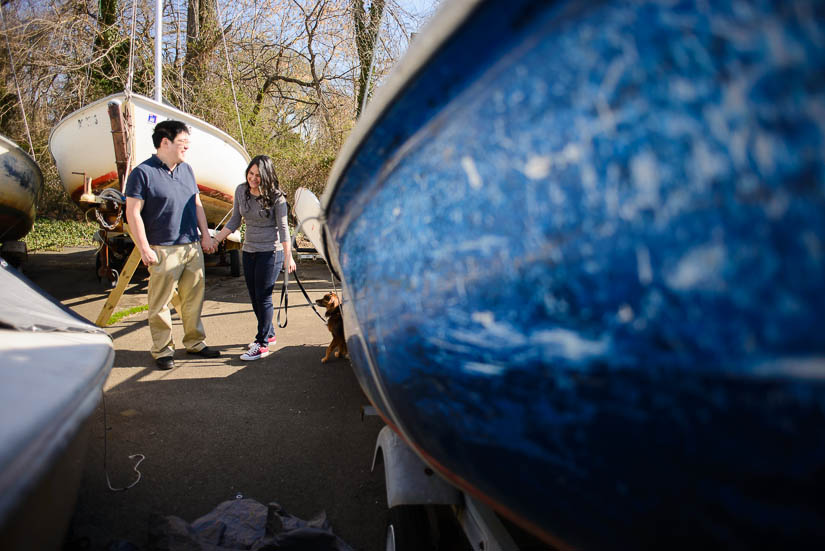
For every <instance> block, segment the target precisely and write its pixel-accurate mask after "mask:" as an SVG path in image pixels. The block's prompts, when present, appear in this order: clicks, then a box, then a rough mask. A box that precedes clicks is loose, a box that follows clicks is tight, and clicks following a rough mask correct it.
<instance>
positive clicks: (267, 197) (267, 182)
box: [244, 155, 284, 216]
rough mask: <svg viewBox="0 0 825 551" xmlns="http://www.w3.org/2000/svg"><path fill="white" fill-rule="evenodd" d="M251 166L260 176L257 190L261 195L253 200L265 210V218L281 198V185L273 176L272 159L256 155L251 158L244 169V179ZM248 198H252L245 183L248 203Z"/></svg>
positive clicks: (275, 176)
mask: <svg viewBox="0 0 825 551" xmlns="http://www.w3.org/2000/svg"><path fill="white" fill-rule="evenodd" d="M253 166H257V167H258V172H259V173H260V175H261V184H260V187H259V188H258V189H259V190H260V191H261V195H260V196H259V197H256V198H255V199H256V200H257V201H258V204H259V205H261V207H262V208H263V209H265V211H266V213H267V216H269V209H271V208H272V206H273V205H274V204H275V202H276V201H277V200H278V199H280V198H281V196H282V195H283V194H284V192H283V191H281V185H280V183H279V182H278V175H277V174H275V165H274V164H272V159H270V158H269V157H268V156H267V155H256V156H255V157H253V158H252V160H251V161H249V166H247V167H246V172H244V178H246V176H247V175H248V174H249V171H250V170H251V169H252V167H253ZM250 197H252V194H251V193H249V183H248V182H247V184H246V200H247V201H249V199H250Z"/></svg>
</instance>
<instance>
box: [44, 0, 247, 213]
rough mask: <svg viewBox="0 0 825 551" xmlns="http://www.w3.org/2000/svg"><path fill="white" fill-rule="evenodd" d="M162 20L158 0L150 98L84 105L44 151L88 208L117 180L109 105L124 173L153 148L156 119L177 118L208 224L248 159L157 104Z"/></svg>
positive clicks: (226, 139) (122, 96)
mask: <svg viewBox="0 0 825 551" xmlns="http://www.w3.org/2000/svg"><path fill="white" fill-rule="evenodd" d="M162 21H163V18H162V13H161V9H160V2H158V3H157V10H156V32H155V97H154V99H150V98H147V97H145V96H141V95H138V94H133V93H131V92H130V91H129V90H125V91H124V92H121V93H118V94H114V95H111V96H108V97H105V98H103V99H100V100H97V101H95V102H93V103H90V104H88V105H86V106H85V107H83V108H81V109H79V110H77V111H75V112H74V113H72V114H71V115H69V116H68V117H66V118H64V119H63V120H62V121H60V122H59V123H58V124H57V125H56V126H55V127H54V128H53V129H52V132H51V135H50V136H49V150H50V151H51V153H52V157H54V162H55V165H56V166H57V171H58V174H59V176H60V182H61V184H62V185H63V188H64V189H65V190H66V193H67V194H68V195H69V196H70V197H71V198H72V200H73V201H75V202H76V203H78V204H79V205H81V207H83V206H84V203H85V206H86V207H88V203H89V201H88V200H89V199H92V197H90V196H89V193H92V194H95V195H97V194H99V192H100V191H102V190H103V189H106V188H109V187H114V186H117V185H118V182H119V179H118V167H117V159H116V155H115V146H114V145H113V143H114V142H113V128H112V123H111V122H110V114H109V107H110V105H115V106H117V107H118V108H119V110H120V111H121V113H123V114H124V116H125V122H126V126H127V128H126V135H127V137H128V138H127V139H126V147H125V149H126V152H125V153H126V157H127V171H128V168H131V167H134V166H136V165H137V164H139V163H141V162H143V161H144V160H146V159H147V158H149V157H150V156H151V154H153V153H154V152H155V149H154V147H153V145H152V131H153V129H154V127H155V125H156V124H157V123H159V122H161V121H163V120H167V119H175V120H180V121H183V122H184V123H186V124H187V125H188V126H189V127H190V129H191V136H190V144H191V147H190V149H189V151H188V152H187V159H186V161H187V162H188V163H189V164H190V165H191V166H192V169H193V171H194V173H195V179H196V181H197V183H198V188H199V189H200V192H201V200H202V201H203V204H204V209H205V211H206V217H207V220H208V221H209V223H210V225H213V226H214V225H215V224H217V223H219V222H220V220H221V219H222V218H223V216H224V215H225V214H226V212H227V211H228V210H229V209H230V208H231V207H232V202H233V198H234V192H235V188H236V187H237V185H238V184H239V183H241V182H242V181H243V179H244V171H245V169H246V166H247V164H248V163H249V160H250V157H249V154H247V152H246V150H245V149H244V148H243V147H242V146H241V144H239V143H238V142H237V141H236V140H235V139H234V138H232V137H231V136H230V135H229V134H227V133H226V132H224V131H222V130H220V129H218V128H216V127H215V126H212V125H211V124H209V123H207V122H204V121H202V120H200V119H198V118H196V117H193V116H192V115H189V114H187V113H184V112H183V111H180V110H178V109H176V108H174V107H172V106H169V105H166V104H164V103H163V102H162V99H161V94H162V89H163V87H162V80H161V57H160V56H161V40H162V36H163V32H162ZM87 181H88V182H90V185H88V186H86V182H87ZM84 187H86V189H84ZM84 194H85V195H86V196H85V197H84Z"/></svg>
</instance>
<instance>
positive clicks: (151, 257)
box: [140, 247, 158, 266]
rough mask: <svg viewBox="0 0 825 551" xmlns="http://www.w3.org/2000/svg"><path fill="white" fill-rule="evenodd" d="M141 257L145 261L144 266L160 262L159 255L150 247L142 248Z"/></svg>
mask: <svg viewBox="0 0 825 551" xmlns="http://www.w3.org/2000/svg"><path fill="white" fill-rule="evenodd" d="M140 259H141V260H142V261H143V265H144V266H151V265H152V264H157V263H158V255H156V254H155V251H153V250H152V249H150V248H148V247H147V248H146V249H140Z"/></svg>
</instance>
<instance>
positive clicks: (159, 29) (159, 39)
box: [155, 0, 163, 103]
mask: <svg viewBox="0 0 825 551" xmlns="http://www.w3.org/2000/svg"><path fill="white" fill-rule="evenodd" d="M162 49H163V0H156V1H155V101H157V102H158V103H160V102H161V101H163V75H162V72H161V63H160V56H161V50H162Z"/></svg>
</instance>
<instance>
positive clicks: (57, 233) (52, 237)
mask: <svg viewBox="0 0 825 551" xmlns="http://www.w3.org/2000/svg"><path fill="white" fill-rule="evenodd" d="M98 228H99V226H98V225H97V224H92V223H91V222H78V221H76V220H53V219H51V218H38V219H36V220H35V221H34V227H33V228H32V229H31V231H30V232H29V233H28V234H27V235H26V237H24V238H23V241H25V242H26V247H27V248H28V249H29V251H59V250H61V249H63V248H65V247H90V246H93V245H94V240H93V237H94V234H95V232H96V231H97V230H98Z"/></svg>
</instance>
